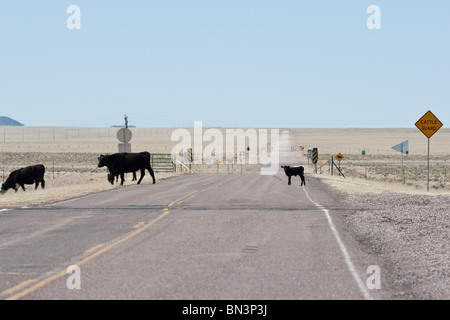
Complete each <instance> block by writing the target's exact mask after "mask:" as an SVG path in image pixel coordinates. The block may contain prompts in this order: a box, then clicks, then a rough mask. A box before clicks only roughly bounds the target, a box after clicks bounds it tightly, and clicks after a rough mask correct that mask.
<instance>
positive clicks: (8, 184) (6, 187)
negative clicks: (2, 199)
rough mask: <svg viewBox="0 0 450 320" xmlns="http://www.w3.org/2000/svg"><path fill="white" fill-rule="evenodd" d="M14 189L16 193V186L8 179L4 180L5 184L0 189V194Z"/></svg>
mask: <svg viewBox="0 0 450 320" xmlns="http://www.w3.org/2000/svg"><path fill="white" fill-rule="evenodd" d="M11 188H14V189H15V190H16V191H17V187H16V184H15V183H13V181H12V180H11V179H10V178H8V179H6V181H5V183H3V184H2V188H1V189H0V194H4V193H5V192H6V191H8V190H9V189H11Z"/></svg>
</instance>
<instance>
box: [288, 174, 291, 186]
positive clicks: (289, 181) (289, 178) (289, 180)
mask: <svg viewBox="0 0 450 320" xmlns="http://www.w3.org/2000/svg"><path fill="white" fill-rule="evenodd" d="M288 185H289V186H290V185H291V176H289V177H288Z"/></svg>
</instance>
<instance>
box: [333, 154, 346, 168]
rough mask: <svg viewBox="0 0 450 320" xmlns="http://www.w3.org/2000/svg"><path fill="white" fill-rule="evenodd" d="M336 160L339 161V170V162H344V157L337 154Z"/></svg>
mask: <svg viewBox="0 0 450 320" xmlns="http://www.w3.org/2000/svg"><path fill="white" fill-rule="evenodd" d="M335 158H336V160H337V161H339V169H340V168H341V161H342V160H344V156H343V155H342V154H341V153H340V152H339V153H338V154H337V155H336V157H335Z"/></svg>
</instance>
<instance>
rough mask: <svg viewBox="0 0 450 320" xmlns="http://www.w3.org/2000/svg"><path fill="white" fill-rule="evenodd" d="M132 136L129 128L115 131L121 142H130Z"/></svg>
mask: <svg viewBox="0 0 450 320" xmlns="http://www.w3.org/2000/svg"><path fill="white" fill-rule="evenodd" d="M132 137H133V135H132V133H131V130H130V129H128V128H122V129H120V130H119V131H117V139H118V140H119V141H120V142H122V143H128V142H130V140H131V138H132Z"/></svg>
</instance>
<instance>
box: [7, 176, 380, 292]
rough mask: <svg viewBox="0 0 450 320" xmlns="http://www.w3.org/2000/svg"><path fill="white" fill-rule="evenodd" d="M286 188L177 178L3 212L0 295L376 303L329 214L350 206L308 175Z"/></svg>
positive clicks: (239, 179) (358, 255) (266, 180)
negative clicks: (74, 268) (71, 270)
mask: <svg viewBox="0 0 450 320" xmlns="http://www.w3.org/2000/svg"><path fill="white" fill-rule="evenodd" d="M292 180H293V183H292V185H290V186H288V185H287V177H286V176H285V175H284V173H283V172H279V173H278V174H277V175H272V176H271V175H267V176H264V175H260V174H259V173H247V174H228V175H227V174H190V175H188V174H186V175H183V176H178V177H174V178H170V179H167V180H162V181H157V183H156V184H154V185H153V184H144V183H143V184H141V185H129V186H125V187H118V188H116V189H113V190H111V191H105V192H100V193H96V194H92V195H88V196H84V197H81V198H76V199H72V200H68V201H64V202H59V203H55V204H49V205H45V206H41V207H32V208H21V209H13V210H3V211H1V212H0V259H1V260H0V261H1V264H0V298H2V299H13V300H14V299H152V300H153V299H166V300H172V299H195V300H199V299H200V300H201V299H209V300H211V299H213V300H214V299H221V300H222V299H251V300H258V299H268V300H272V299H289V300H290V299H294V300H298V299H357V300H359V299H378V298H380V292H377V291H374V290H368V289H367V286H366V279H367V277H368V275H367V272H366V269H367V267H368V266H369V265H371V264H373V261H371V260H370V259H371V258H370V257H368V256H366V255H365V254H364V252H363V251H362V250H361V249H360V248H358V245H357V244H356V243H355V242H354V240H353V239H351V237H350V236H348V234H347V232H346V230H345V228H344V226H343V225H342V222H341V219H340V217H339V215H340V214H342V213H343V212H345V211H346V210H351V209H348V208H344V207H341V206H340V204H339V194H338V193H337V192H336V191H334V190H333V189H331V188H330V187H328V186H327V185H324V184H323V183H321V182H320V181H319V180H317V179H315V178H313V177H308V176H307V177H306V182H307V186H306V188H303V187H300V179H299V178H298V177H293V179H292ZM71 265H77V266H79V270H78V271H74V273H67V268H68V267H69V266H71ZM72 275H73V277H72ZM75 275H76V276H79V277H77V278H75ZM69 280H70V281H69ZM77 281H78V282H77ZM68 282H70V283H78V284H79V285H80V289H76V288H75V289H69V288H68ZM381 297H382V296H381Z"/></svg>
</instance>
